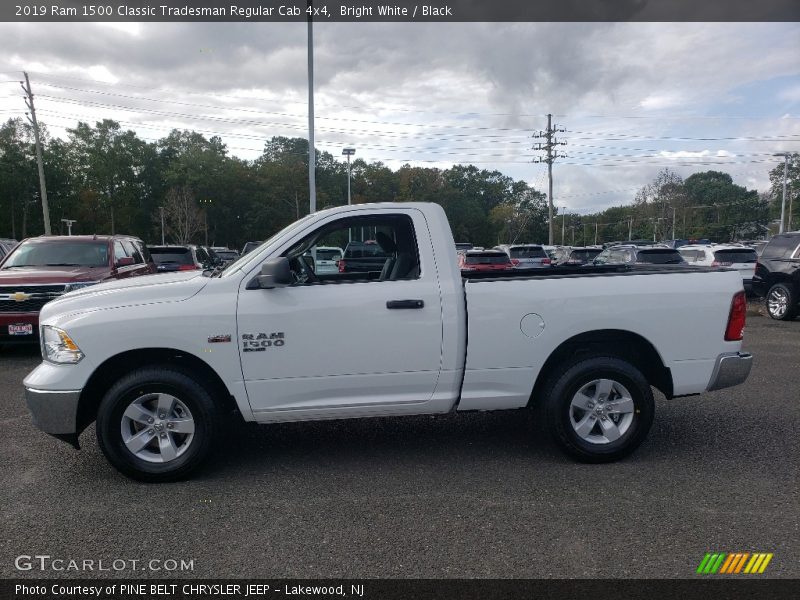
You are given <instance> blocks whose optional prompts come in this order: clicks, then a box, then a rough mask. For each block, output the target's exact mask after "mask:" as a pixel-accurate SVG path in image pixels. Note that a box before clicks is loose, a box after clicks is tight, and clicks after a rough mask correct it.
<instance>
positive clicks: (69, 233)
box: [61, 219, 78, 235]
mask: <svg viewBox="0 0 800 600" xmlns="http://www.w3.org/2000/svg"><path fill="white" fill-rule="evenodd" d="M61 222H62V223H66V224H67V235H72V224H73V223H77V222H78V221H76V220H75V219H61Z"/></svg>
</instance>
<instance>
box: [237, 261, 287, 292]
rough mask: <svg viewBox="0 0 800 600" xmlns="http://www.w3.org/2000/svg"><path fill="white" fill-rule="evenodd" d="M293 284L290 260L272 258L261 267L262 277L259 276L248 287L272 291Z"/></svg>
mask: <svg viewBox="0 0 800 600" xmlns="http://www.w3.org/2000/svg"><path fill="white" fill-rule="evenodd" d="M291 284H292V270H291V269H290V268H289V259H288V258H286V257H285V256H281V257H278V258H270V259H269V260H267V261H266V262H265V263H264V264H263V265H261V275H258V276H257V277H256V278H255V279H253V281H251V282H250V285H248V286H247V287H248V289H254V288H255V289H259V288H260V289H262V290H271V289H273V288H279V287H286V286H288V285H291Z"/></svg>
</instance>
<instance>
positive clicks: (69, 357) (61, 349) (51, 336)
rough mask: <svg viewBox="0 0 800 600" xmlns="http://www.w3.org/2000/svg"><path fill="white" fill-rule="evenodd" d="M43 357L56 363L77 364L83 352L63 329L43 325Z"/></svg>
mask: <svg viewBox="0 0 800 600" xmlns="http://www.w3.org/2000/svg"><path fill="white" fill-rule="evenodd" d="M42 358H44V359H45V360H47V361H50V362H53V363H56V364H75V363H77V362H79V361H80V360H81V359H82V358H83V352H81V349H80V348H78V345H77V344H76V343H75V342H73V341H72V338H71V337H69V336H68V335H67V332H66V331H64V330H63V329H59V328H58V327H52V326H51V325H42Z"/></svg>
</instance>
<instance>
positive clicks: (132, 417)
mask: <svg viewBox="0 0 800 600" xmlns="http://www.w3.org/2000/svg"><path fill="white" fill-rule="evenodd" d="M121 426H122V441H123V443H124V444H125V446H126V447H127V448H128V450H129V451H130V452H131V454H133V455H134V456H136V457H137V458H140V459H142V460H145V461H147V462H151V463H168V462H170V461H173V460H175V459H176V458H178V457H179V456H181V455H182V454H183V453H184V452H186V450H188V449H189V446H190V445H191V443H192V439H193V438H194V418H193V417H192V413H191V411H190V410H189V408H188V407H187V406H186V405H185V404H184V403H183V402H181V401H180V400H178V399H177V398H176V397H175V396H171V395H169V394H162V393H150V394H144V395H142V396H139V397H138V398H136V399H135V400H134V401H133V402H131V403H130V404H129V405H128V407H127V408H126V409H125V412H124V413H123V414H122V423H121Z"/></svg>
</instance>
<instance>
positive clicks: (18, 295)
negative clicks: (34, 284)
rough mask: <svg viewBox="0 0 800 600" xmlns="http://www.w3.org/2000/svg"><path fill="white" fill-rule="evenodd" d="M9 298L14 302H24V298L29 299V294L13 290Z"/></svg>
mask: <svg viewBox="0 0 800 600" xmlns="http://www.w3.org/2000/svg"><path fill="white" fill-rule="evenodd" d="M11 299H12V300H14V301H15V302H25V300H30V299H31V294H26V293H25V292H14V293H13V294H11Z"/></svg>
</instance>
